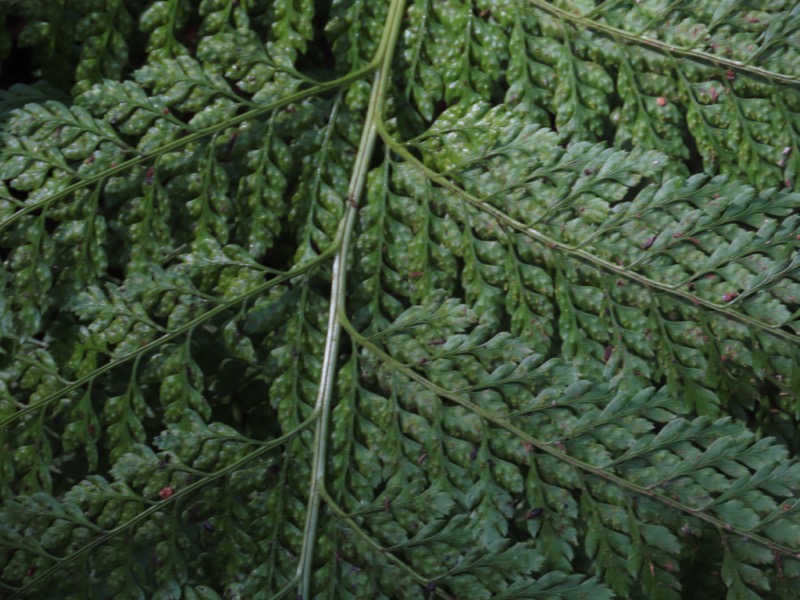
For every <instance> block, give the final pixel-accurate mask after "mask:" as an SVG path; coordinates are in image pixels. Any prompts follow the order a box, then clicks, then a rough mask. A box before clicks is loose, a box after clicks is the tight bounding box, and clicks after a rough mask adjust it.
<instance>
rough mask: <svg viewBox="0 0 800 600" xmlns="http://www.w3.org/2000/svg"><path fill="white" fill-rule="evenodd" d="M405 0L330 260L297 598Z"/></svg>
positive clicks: (305, 590) (393, 10) (309, 548)
mask: <svg viewBox="0 0 800 600" xmlns="http://www.w3.org/2000/svg"><path fill="white" fill-rule="evenodd" d="M404 7H405V0H392V3H391V5H390V7H389V14H388V16H387V17H386V24H385V26H384V29H383V36H382V37H381V42H380V46H379V47H378V52H377V53H376V55H375V58H374V59H373V61H372V64H373V66H374V67H375V69H376V70H375V79H374V82H373V85H372V94H371V95H370V99H369V108H368V110H367V117H366V120H365V122H364V129H363V130H362V132H361V141H360V143H359V145H358V154H357V156H356V160H355V165H354V167H353V173H352V175H351V177H350V184H349V186H348V190H347V196H346V200H345V209H344V217H343V219H342V222H341V224H340V236H339V239H340V245H339V249H338V250H337V252H336V254H335V256H334V259H333V274H332V281H331V298H330V311H329V313H328V327H327V335H326V336H325V354H324V356H323V361H322V372H321V374H320V382H319V391H318V393H317V400H316V406H315V412H317V414H318V417H317V419H318V421H317V428H316V433H315V436H314V457H313V463H312V469H311V473H312V479H311V488H310V490H309V495H308V507H307V509H306V522H305V529H304V532H303V549H302V552H301V555H300V562H299V564H298V566H297V575H298V577H299V589H298V592H299V597H300V598H303V599H304V600H308V599H309V598H311V575H312V570H313V556H314V547H315V543H316V535H317V526H318V522H319V510H320V505H321V503H322V494H321V492H322V490H324V487H325V465H326V463H327V450H328V429H329V425H330V413H331V404H332V402H333V389H334V387H335V384H336V367H337V357H338V353H339V341H340V339H341V333H342V326H341V318H340V315H342V314H343V312H344V309H345V291H346V286H347V266H348V265H347V255H348V253H349V248H350V238H351V236H352V232H353V226H354V224H355V220H356V212H357V210H358V205H359V201H360V200H361V194H362V192H363V190H364V182H365V181H366V178H367V171H368V170H369V162H370V159H371V157H372V151H373V148H374V147H375V139H376V137H377V131H378V124H379V122H380V119H381V116H382V112H383V104H384V100H385V98H386V87H387V84H388V80H389V72H390V68H391V63H392V57H393V55H394V49H395V47H396V45H397V38H398V36H399V33H400V24H401V22H402V20H403V9H404Z"/></svg>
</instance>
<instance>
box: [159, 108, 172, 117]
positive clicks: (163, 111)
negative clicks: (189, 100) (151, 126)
mask: <svg viewBox="0 0 800 600" xmlns="http://www.w3.org/2000/svg"><path fill="white" fill-rule="evenodd" d="M169 113H170V110H169V109H168V108H165V109H164V110H162V111H161V114H162V115H164V116H165V117H166V116H167V115H168V114H169Z"/></svg>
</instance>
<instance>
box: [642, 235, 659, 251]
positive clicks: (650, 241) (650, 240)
mask: <svg viewBox="0 0 800 600" xmlns="http://www.w3.org/2000/svg"><path fill="white" fill-rule="evenodd" d="M657 237H658V236H655V235H651V236H650V237H649V238H647V239H646V240H645V241H644V242H642V250H647V249H648V248H649V247H650V246H652V245H653V243H654V242H655V241H656V238H657Z"/></svg>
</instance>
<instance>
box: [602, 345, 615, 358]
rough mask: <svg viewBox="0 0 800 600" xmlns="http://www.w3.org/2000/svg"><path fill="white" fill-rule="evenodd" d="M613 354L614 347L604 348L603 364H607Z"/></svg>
mask: <svg viewBox="0 0 800 600" xmlns="http://www.w3.org/2000/svg"><path fill="white" fill-rule="evenodd" d="M613 353H614V346H606V349H605V352H603V362H608V361H609V359H610V358H611V355H612V354H613Z"/></svg>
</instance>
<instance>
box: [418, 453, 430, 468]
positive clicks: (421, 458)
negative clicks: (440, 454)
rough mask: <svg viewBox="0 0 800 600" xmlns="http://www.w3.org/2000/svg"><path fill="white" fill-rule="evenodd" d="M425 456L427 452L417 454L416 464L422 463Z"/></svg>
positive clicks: (426, 456)
mask: <svg viewBox="0 0 800 600" xmlns="http://www.w3.org/2000/svg"><path fill="white" fill-rule="evenodd" d="M427 458H428V454H427V453H423V454H420V455H419V458H418V459H417V464H418V465H421V464H422V463H424V462H425V460H426V459H427Z"/></svg>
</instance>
